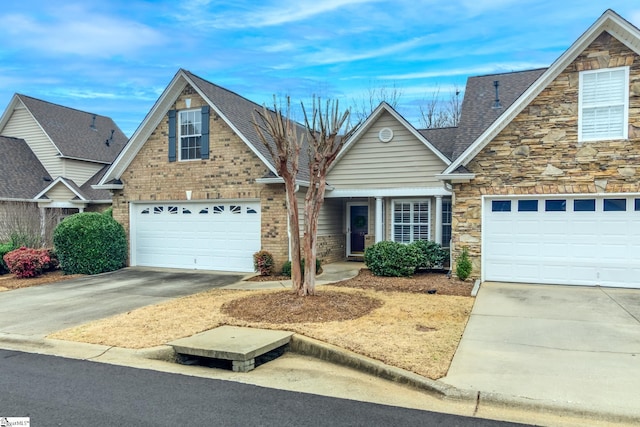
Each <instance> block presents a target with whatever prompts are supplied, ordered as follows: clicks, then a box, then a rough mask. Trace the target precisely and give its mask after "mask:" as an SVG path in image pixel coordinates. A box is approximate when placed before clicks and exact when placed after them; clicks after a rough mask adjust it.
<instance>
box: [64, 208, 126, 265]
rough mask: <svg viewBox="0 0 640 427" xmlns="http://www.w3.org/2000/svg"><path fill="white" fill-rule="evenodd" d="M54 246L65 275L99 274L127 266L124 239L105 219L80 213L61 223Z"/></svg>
mask: <svg viewBox="0 0 640 427" xmlns="http://www.w3.org/2000/svg"><path fill="white" fill-rule="evenodd" d="M53 244H54V248H55V250H56V253H57V254H58V259H59V260H60V268H62V270H63V271H64V273H65V274H98V273H104V272H106V271H113V270H118V269H120V268H122V267H124V266H125V264H126V262H127V236H126V233H125V231H124V228H123V227H122V225H121V224H120V223H119V222H117V221H116V220H114V219H113V218H112V217H110V216H108V215H103V214H100V213H97V212H83V213H79V214H75V215H72V216H70V217H68V218H66V219H65V220H64V221H62V222H61V223H60V224H58V226H57V227H56V229H55V230H54V232H53Z"/></svg>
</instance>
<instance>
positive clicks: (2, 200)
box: [0, 197, 38, 203]
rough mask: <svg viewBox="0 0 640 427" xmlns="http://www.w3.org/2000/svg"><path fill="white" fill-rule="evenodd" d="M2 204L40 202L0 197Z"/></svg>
mask: <svg viewBox="0 0 640 427" xmlns="http://www.w3.org/2000/svg"><path fill="white" fill-rule="evenodd" d="M0 202H28V203H36V202H38V200H34V199H15V198H11V197H0Z"/></svg>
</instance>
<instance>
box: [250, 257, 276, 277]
mask: <svg viewBox="0 0 640 427" xmlns="http://www.w3.org/2000/svg"><path fill="white" fill-rule="evenodd" d="M253 268H254V270H255V271H257V272H258V273H260V275H261V276H271V275H272V274H273V255H271V253H270V252H267V251H259V252H256V253H255V254H253Z"/></svg>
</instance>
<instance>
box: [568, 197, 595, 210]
mask: <svg viewBox="0 0 640 427" xmlns="http://www.w3.org/2000/svg"><path fill="white" fill-rule="evenodd" d="M595 210H596V200H595V199H584V200H574V201H573V211H574V212H595Z"/></svg>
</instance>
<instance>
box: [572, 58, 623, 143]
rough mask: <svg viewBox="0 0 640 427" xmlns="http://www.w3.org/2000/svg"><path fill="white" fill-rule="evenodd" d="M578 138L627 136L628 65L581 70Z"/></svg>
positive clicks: (617, 137) (591, 138)
mask: <svg viewBox="0 0 640 427" xmlns="http://www.w3.org/2000/svg"><path fill="white" fill-rule="evenodd" d="M578 104H579V105H578V108H579V113H578V140H579V141H597V140H606V139H627V134H628V122H629V67H619V68H607V69H601V70H593V71H591V70H589V71H583V72H581V73H580V91H579V99H578Z"/></svg>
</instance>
